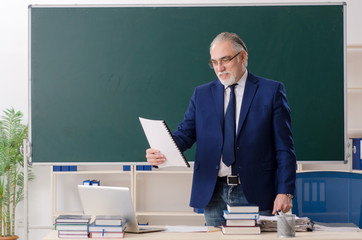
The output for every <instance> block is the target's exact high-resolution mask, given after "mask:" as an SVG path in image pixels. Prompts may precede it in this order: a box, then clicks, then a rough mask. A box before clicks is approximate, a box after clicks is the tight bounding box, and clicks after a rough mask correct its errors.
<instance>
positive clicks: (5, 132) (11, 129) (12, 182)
mask: <svg viewBox="0 0 362 240" xmlns="http://www.w3.org/2000/svg"><path fill="white" fill-rule="evenodd" d="M3 113H4V115H3V116H1V117H0V239H9V240H10V239H17V238H18V236H16V235H15V209H16V206H17V204H18V203H19V202H21V201H22V200H23V199H24V195H23V192H24V173H23V167H24V161H23V154H22V153H21V151H20V147H21V145H22V143H23V139H24V138H27V136H28V127H27V126H25V125H23V124H22V123H21V119H22V117H23V114H22V113H21V112H20V111H17V112H16V111H15V110H14V109H13V108H11V109H7V110H5V111H3Z"/></svg>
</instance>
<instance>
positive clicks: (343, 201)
mask: <svg viewBox="0 0 362 240" xmlns="http://www.w3.org/2000/svg"><path fill="white" fill-rule="evenodd" d="M292 211H293V213H295V214H296V215H297V216H299V217H309V218H310V219H311V220H314V221H318V222H335V223H344V222H349V223H350V222H353V223H354V224H356V225H357V226H359V227H360V228H362V174H359V173H350V172H332V171H318V172H303V173H298V174H297V180H296V196H295V198H294V200H293V210H292Z"/></svg>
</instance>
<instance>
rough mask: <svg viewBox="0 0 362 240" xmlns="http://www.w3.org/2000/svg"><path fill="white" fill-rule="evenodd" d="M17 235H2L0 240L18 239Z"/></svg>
mask: <svg viewBox="0 0 362 240" xmlns="http://www.w3.org/2000/svg"><path fill="white" fill-rule="evenodd" d="M18 238H19V237H18V236H17V235H14V236H3V237H0V240H16V239H18Z"/></svg>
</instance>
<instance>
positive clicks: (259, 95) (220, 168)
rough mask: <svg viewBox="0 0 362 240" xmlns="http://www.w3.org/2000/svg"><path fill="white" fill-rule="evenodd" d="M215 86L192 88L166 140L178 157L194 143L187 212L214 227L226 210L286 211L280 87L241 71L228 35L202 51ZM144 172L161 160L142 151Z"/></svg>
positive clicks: (287, 147) (287, 132) (287, 134)
mask: <svg viewBox="0 0 362 240" xmlns="http://www.w3.org/2000/svg"><path fill="white" fill-rule="evenodd" d="M210 55H211V60H210V62H209V65H210V67H211V68H213V69H214V71H215V73H216V75H217V77H218V79H217V80H215V81H212V82H209V83H207V84H204V85H201V86H198V87H196V89H195V91H194V94H193V96H192V97H191V100H190V104H189V107H188V109H187V111H186V113H185V117H184V120H183V121H182V122H181V123H180V124H179V126H178V129H177V130H176V131H175V132H174V133H173V137H174V139H175V141H176V143H177V145H178V146H179V148H180V149H181V150H182V151H185V150H186V149H188V148H190V147H191V146H192V145H193V144H194V143H195V142H197V148H196V156H195V165H194V175H193V184H192V192H191V200H190V206H191V207H195V208H204V209H205V220H206V224H207V225H209V226H220V225H221V224H222V223H223V222H224V221H225V220H224V219H223V217H222V215H223V210H225V209H226V205H227V204H234V205H235V204H236V205H243V204H255V205H258V206H259V209H260V214H265V215H271V214H275V213H276V212H277V211H278V210H281V211H283V212H287V211H289V210H290V209H291V208H292V199H293V197H294V196H293V194H294V188H295V167H296V157H295V153H294V142H293V136H292V129H291V117H290V109H289V106H288V103H287V98H286V94H285V90H284V86H283V84H282V83H280V82H276V81H272V80H268V79H265V78H262V77H258V76H255V75H253V74H251V73H250V72H248V71H247V69H246V67H247V59H248V52H247V48H246V46H245V44H244V42H243V41H242V39H241V38H240V37H239V36H238V35H236V34H234V33H227V32H224V33H221V34H219V35H218V36H216V38H215V39H214V40H213V41H212V43H211V45H210ZM146 158H147V161H148V162H149V163H150V164H152V165H158V164H161V163H163V162H164V161H165V160H166V159H165V157H164V155H163V154H162V153H160V152H159V151H158V150H157V149H147V150H146Z"/></svg>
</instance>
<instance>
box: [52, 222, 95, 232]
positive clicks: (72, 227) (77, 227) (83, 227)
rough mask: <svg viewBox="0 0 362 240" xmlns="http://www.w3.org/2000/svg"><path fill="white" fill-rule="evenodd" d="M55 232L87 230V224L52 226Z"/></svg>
mask: <svg viewBox="0 0 362 240" xmlns="http://www.w3.org/2000/svg"><path fill="white" fill-rule="evenodd" d="M54 227H55V230H77V231H79V230H88V224H63V223H62V224H58V223H56V224H54Z"/></svg>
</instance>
